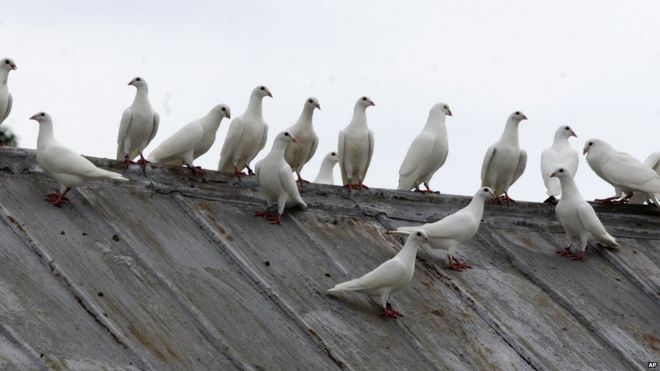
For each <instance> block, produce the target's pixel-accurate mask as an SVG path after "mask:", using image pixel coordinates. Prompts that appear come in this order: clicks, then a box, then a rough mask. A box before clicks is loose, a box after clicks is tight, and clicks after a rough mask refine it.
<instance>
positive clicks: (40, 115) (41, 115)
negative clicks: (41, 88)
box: [30, 112, 51, 124]
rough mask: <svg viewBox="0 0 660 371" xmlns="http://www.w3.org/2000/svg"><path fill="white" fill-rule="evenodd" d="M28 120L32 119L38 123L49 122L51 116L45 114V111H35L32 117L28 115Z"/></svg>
mask: <svg viewBox="0 0 660 371" xmlns="http://www.w3.org/2000/svg"><path fill="white" fill-rule="evenodd" d="M30 120H34V121H36V122H38V123H40V124H41V123H43V122H50V121H51V118H50V115H49V114H47V113H46V112H37V113H35V114H34V115H32V117H30Z"/></svg>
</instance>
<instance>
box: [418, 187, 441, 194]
mask: <svg viewBox="0 0 660 371" xmlns="http://www.w3.org/2000/svg"><path fill="white" fill-rule="evenodd" d="M413 192H419V193H440V192H438V191H434V190H431V189H424V190H422V189H419V188H415V190H414V191H413Z"/></svg>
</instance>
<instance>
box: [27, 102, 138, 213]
mask: <svg viewBox="0 0 660 371" xmlns="http://www.w3.org/2000/svg"><path fill="white" fill-rule="evenodd" d="M30 120H35V121H37V122H38V123H39V136H38V138H37V163H38V164H39V167H41V168H42V169H43V170H44V171H45V172H46V173H47V174H48V175H50V176H52V177H53V178H55V180H57V182H58V183H59V184H60V191H59V192H53V193H50V194H49V195H48V197H47V198H46V200H47V201H48V202H50V203H51V204H53V205H55V206H58V207H59V206H60V205H62V204H64V203H66V202H67V201H69V199H68V198H67V197H66V194H67V192H69V191H70V190H71V188H72V187H76V186H79V185H81V184H83V183H84V182H87V181H91V180H101V179H114V180H122V181H128V179H126V178H124V177H123V176H121V174H117V173H113V172H111V171H107V170H103V169H99V168H98V167H96V166H94V164H92V163H91V162H90V161H89V160H87V159H86V158H84V157H82V156H80V155H78V154H77V153H75V152H73V151H72V150H70V149H69V148H67V147H65V146H63V145H62V144H60V142H58V141H57V139H55V137H54V136H53V120H52V119H51V117H50V115H48V114H47V113H45V112H39V113H37V114H35V115H33V116H32V117H30Z"/></svg>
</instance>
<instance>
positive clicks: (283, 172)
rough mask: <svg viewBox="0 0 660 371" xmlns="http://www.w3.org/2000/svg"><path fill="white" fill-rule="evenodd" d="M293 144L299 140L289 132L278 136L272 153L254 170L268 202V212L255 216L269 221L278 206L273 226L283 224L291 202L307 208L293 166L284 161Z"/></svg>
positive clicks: (258, 163)
mask: <svg viewBox="0 0 660 371" xmlns="http://www.w3.org/2000/svg"><path fill="white" fill-rule="evenodd" d="M291 142H293V143H296V142H297V140H296V137H294V136H293V135H292V134H291V133H289V132H288V131H284V132H281V133H279V134H277V136H276V137H275V141H274V142H273V148H272V149H271V150H270V153H268V154H267V155H266V157H264V158H262V159H261V160H260V161H258V162H257V165H256V167H255V169H254V170H255V171H256V178H257V184H258V185H259V187H260V188H261V192H262V193H263V194H264V196H265V197H266V202H267V206H266V210H265V211H258V212H257V213H256V214H255V216H263V217H264V218H266V219H268V218H270V217H271V216H272V213H270V211H269V210H270V209H271V208H272V207H273V206H275V205H277V216H276V217H275V218H274V219H273V220H272V221H271V224H282V213H283V212H284V207H285V206H286V204H287V203H289V202H290V201H292V202H293V203H294V204H295V205H299V206H301V207H303V208H306V207H307V204H306V203H305V201H303V199H302V197H300V192H298V187H296V181H295V180H294V179H293V171H292V170H291V166H289V164H288V163H287V162H286V160H284V151H285V150H286V147H287V145H288V144H289V143H291Z"/></svg>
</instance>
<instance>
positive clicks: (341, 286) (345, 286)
mask: <svg viewBox="0 0 660 371" xmlns="http://www.w3.org/2000/svg"><path fill="white" fill-rule="evenodd" d="M362 288H363V285H362V280H361V279H360V278H356V279H354V280H350V281H346V282H343V283H338V284H337V285H335V287H333V288H331V289H330V290H328V292H329V293H337V292H340V291H357V290H362Z"/></svg>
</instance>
